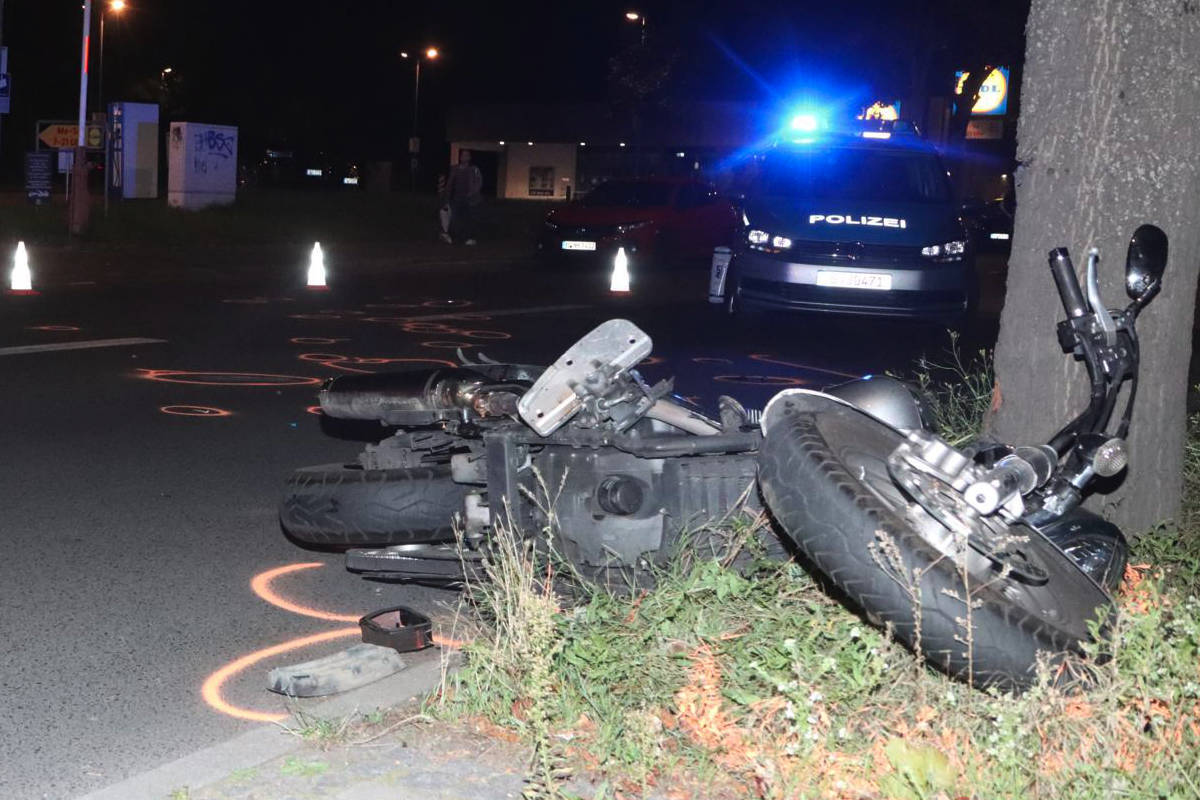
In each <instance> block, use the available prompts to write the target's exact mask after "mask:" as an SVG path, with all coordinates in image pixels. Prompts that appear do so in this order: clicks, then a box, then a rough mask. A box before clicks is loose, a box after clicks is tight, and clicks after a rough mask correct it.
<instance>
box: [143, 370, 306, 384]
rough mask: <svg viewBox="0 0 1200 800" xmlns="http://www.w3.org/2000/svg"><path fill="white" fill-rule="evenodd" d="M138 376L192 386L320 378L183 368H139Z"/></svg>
mask: <svg viewBox="0 0 1200 800" xmlns="http://www.w3.org/2000/svg"><path fill="white" fill-rule="evenodd" d="M138 373H139V375H138V377H140V378H145V379H146V380H148V381H160V382H162V383H186V384H188V385H192V386H312V385H314V384H319V383H320V382H321V379H320V378H306V377H302V376H299V375H272V374H269V373H266V372H192V371H190V370H184V369H141V370H138Z"/></svg>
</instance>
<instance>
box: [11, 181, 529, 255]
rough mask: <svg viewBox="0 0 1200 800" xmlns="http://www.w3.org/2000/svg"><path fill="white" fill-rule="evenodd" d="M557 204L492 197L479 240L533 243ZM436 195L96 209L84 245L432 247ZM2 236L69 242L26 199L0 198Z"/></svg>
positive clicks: (283, 195)
mask: <svg viewBox="0 0 1200 800" xmlns="http://www.w3.org/2000/svg"><path fill="white" fill-rule="evenodd" d="M551 207H552V206H551V205H549V204H546V203H544V202H537V201H521V200H494V199H489V200H487V201H486V202H485V203H484V204H483V205H482V206H480V208H479V209H478V211H477V214H476V225H477V233H478V237H477V238H479V240H480V241H483V242H494V241H513V240H520V241H527V242H530V243H531V246H532V242H533V241H534V240H535V239H536V236H537V233H538V231H539V230H540V228H541V224H542V219H543V218H544V217H545V214H546V212H547V211H548V210H549V209H550V208H551ZM436 214H437V207H436V202H435V200H434V198H433V197H432V196H427V195H419V194H409V193H405V192H393V193H387V194H370V193H366V192H323V191H300V190H296V191H279V190H264V189H252V190H245V191H243V192H241V193H240V194H239V195H238V198H237V201H236V202H235V203H233V204H232V205H227V206H213V207H210V208H206V209H201V210H199V211H181V210H179V209H175V208H170V207H168V206H167V204H166V202H165V201H164V200H161V199H160V200H140V201H127V202H124V203H116V204H114V205H113V206H112V207H111V209H110V211H109V214H108V216H107V217H105V216H104V215H103V213H102V210H101V207H100V206H99V205H96V206H95V208H93V212H92V219H91V224H90V227H89V230H88V232H87V234H86V235H85V236H84V237H83V238H82V240H83V241H84V242H97V243H107V244H150V245H172V246H189V245H196V246H210V245H214V244H218V245H257V244H290V243H295V242H312V241H314V240H320V241H336V242H341V243H373V242H389V243H390V242H408V241H412V242H428V241H432V240H433V239H434V237H435V235H436V233H437V231H438V223H437V216H436ZM0 219H2V220H3V224H2V226H0V238H2V239H5V240H7V239H12V240H14V241H15V240H17V239H24V240H25V241H26V242H28V243H29V244H31V245H33V244H39V245H56V244H63V243H65V242H66V241H67V239H68V237H67V218H66V206H65V205H62V204H57V205H51V206H41V207H34V206H31V205H29V204H28V203H25V202H23V199H22V198H15V199H14V198H13V197H4V198H0Z"/></svg>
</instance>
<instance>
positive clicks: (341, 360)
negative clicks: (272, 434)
mask: <svg viewBox="0 0 1200 800" xmlns="http://www.w3.org/2000/svg"><path fill="white" fill-rule="evenodd" d="M299 358H300V360H301V361H312V362H315V363H317V364H320V365H321V366H323V367H328V368H329V369H337V370H341V371H343V372H356V373H359V374H362V375H369V374H371V373H373V372H374V370H369V369H359V368H358V367H360V366H363V365H368V366H375V365H380V366H384V365H387V364H428V365H430V366H436V367H457V366H458V365H457V364H455V363H454V362H453V361H445V360H443V359H440V358H372V357H362V356H343V355H339V354H337V353H302V354H300V356H299ZM349 365H354V366H349Z"/></svg>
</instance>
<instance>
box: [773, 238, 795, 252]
mask: <svg viewBox="0 0 1200 800" xmlns="http://www.w3.org/2000/svg"><path fill="white" fill-rule="evenodd" d="M771 246H772V247H774V248H775V249H776V250H787V249H788V248H789V247H791V246H792V240H791V239H789V238H788V237H786V236H776V237H775V238H773V239H772V240H771Z"/></svg>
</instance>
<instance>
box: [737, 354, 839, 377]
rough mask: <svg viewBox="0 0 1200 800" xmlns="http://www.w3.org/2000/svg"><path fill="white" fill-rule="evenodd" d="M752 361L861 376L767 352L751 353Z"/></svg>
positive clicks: (831, 373) (837, 374)
mask: <svg viewBox="0 0 1200 800" xmlns="http://www.w3.org/2000/svg"><path fill="white" fill-rule="evenodd" d="M750 359H751V360H752V361H759V362H762V363H763V364H778V365H779V366H781V367H791V368H793V369H802V370H806V371H808V372H824V373H825V374H826V375H836V376H838V377H839V378H861V377H862V376H861V375H852V374H850V373H849V372H839V371H837V370H836V369H825V368H824V367H810V366H808V365H807V364H797V363H796V362H794V361H784V360H783V359H780V358H775V357H774V356H772V355H768V354H767V353H751V354H750Z"/></svg>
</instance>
